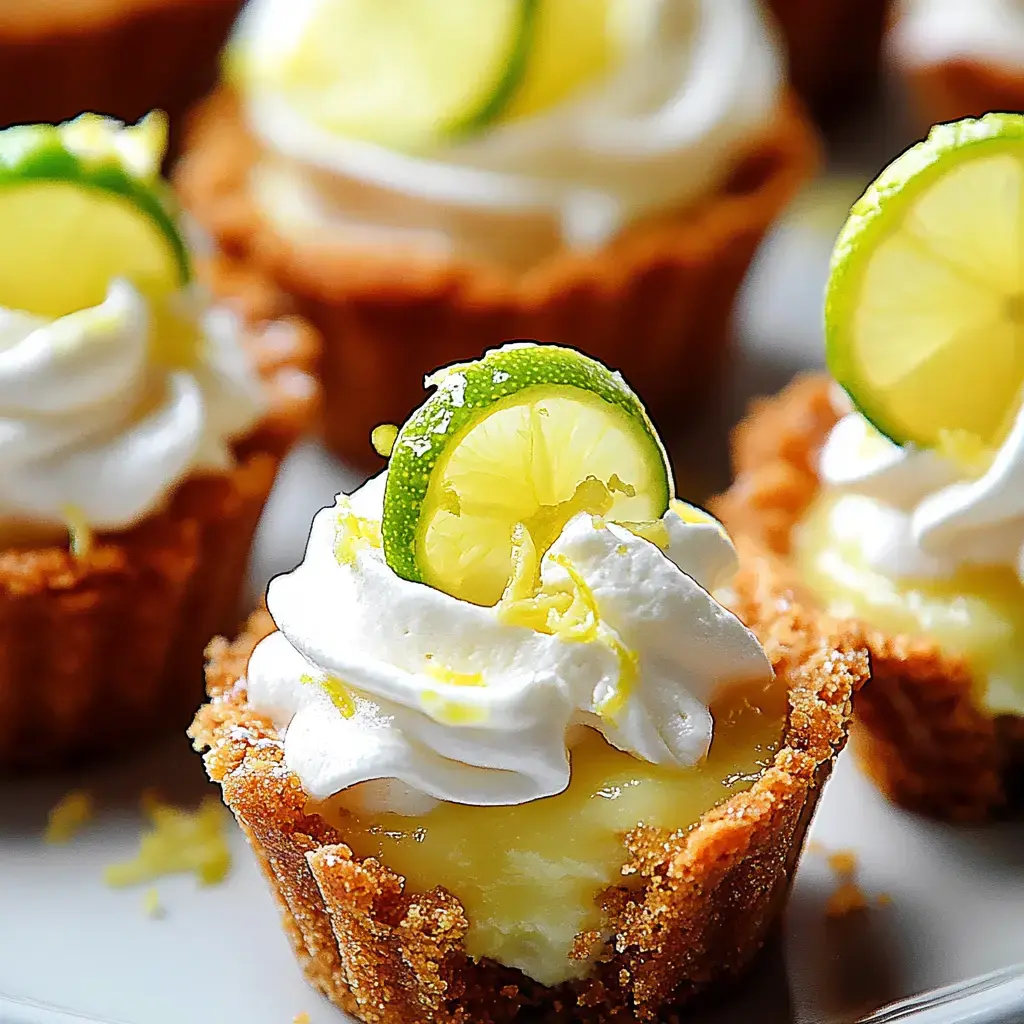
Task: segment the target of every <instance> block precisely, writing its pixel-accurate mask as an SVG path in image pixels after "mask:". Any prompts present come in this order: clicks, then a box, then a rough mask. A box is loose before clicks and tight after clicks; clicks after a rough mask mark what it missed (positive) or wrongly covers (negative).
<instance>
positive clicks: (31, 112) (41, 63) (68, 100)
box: [0, 0, 242, 135]
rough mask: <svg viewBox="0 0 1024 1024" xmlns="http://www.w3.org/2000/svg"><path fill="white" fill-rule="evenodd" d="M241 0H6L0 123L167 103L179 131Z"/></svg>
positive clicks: (125, 114) (133, 115)
mask: <svg viewBox="0 0 1024 1024" xmlns="http://www.w3.org/2000/svg"><path fill="white" fill-rule="evenodd" d="M241 6H242V0H5V2H4V3H3V5H0V127H4V126H6V125H9V124H21V123H44V122H48V123H52V124H59V123H60V122H61V121H67V120H70V119H71V118H73V117H77V116H78V114H80V113H82V111H96V112H98V113H103V114H109V115H112V116H114V117H117V118H119V119H121V120H123V121H126V122H129V123H132V122H135V121H137V120H139V118H141V117H143V116H144V115H145V114H147V113H148V112H149V111H150V110H154V109H161V110H165V111H166V112H167V114H168V116H169V117H170V121H171V125H172V135H176V133H175V132H174V131H173V129H174V127H175V126H176V125H177V123H178V121H179V119H180V118H181V117H182V116H183V115H184V113H185V111H186V110H187V109H188V108H189V107H190V106H191V105H192V104H193V103H194V102H195V101H196V100H198V99H199V98H200V97H201V96H202V95H203V94H204V93H205V92H206V91H207V90H208V89H209V88H210V87H211V86H212V85H213V82H214V80H215V79H216V75H217V71H218V62H219V61H218V58H219V54H220V49H221V46H222V45H223V44H224V41H225V39H226V38H227V35H228V33H229V32H230V30H231V26H232V24H233V23H234V20H235V17H236V16H237V14H238V12H239V10H240V9H241Z"/></svg>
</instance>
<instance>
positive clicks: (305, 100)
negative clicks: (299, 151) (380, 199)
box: [228, 0, 540, 149]
mask: <svg viewBox="0 0 1024 1024" xmlns="http://www.w3.org/2000/svg"><path fill="white" fill-rule="evenodd" d="M539 2H540V0H485V2H483V3H481V2H480V0H431V2H430V3H424V2H423V0H386V2H384V3H382V2H380V0H332V2H330V3H325V2H320V3H317V4H314V5H313V6H312V7H311V8H309V9H308V13H307V15H306V16H305V18H304V21H303V23H302V24H301V25H300V26H298V28H297V29H296V28H295V27H294V26H293V27H292V38H291V39H290V40H289V41H288V42H287V43H285V44H283V45H277V46H274V47H270V48H264V47H263V46H261V45H259V44H261V43H262V38H261V37H262V36H263V35H265V34H266V32H267V31H274V29H273V27H272V26H268V27H264V26H261V25H258V24H253V25H251V26H250V25H249V20H251V21H253V22H255V21H256V19H257V18H258V17H259V15H260V11H259V10H258V9H257V10H256V11H254V12H253V13H252V16H251V19H247V20H243V22H242V23H241V26H240V31H239V33H238V34H237V36H236V39H235V41H234V43H233V45H232V47H231V50H230V52H229V57H228V67H229V70H230V72H231V74H232V75H234V76H238V77H240V78H241V79H242V81H243V82H244V83H246V84H248V85H249V86H251V87H255V88H256V89H260V88H266V89H271V90H274V91H281V92H283V93H284V94H285V95H287V96H288V97H289V98H290V100H291V102H293V103H294V104H295V105H296V106H297V107H299V109H301V110H303V111H304V112H305V113H306V114H307V115H308V116H309V117H310V118H311V119H312V120H314V121H315V122H316V123H318V124H320V125H321V126H322V127H324V128H327V129H328V130H330V131H333V132H337V133H338V134H340V135H346V136H350V137H352V138H360V139H367V140H369V141H372V142H378V143H381V144H384V145H388V146H393V147H395V148H408V149H414V148H418V147H421V146H424V145H427V144H428V143H429V142H430V141H431V140H432V139H434V138H436V137H438V136H440V135H450V134H458V133H461V132H465V131H469V130H473V129H475V128H479V127H481V126H483V125H484V124H487V123H489V122H490V121H492V120H494V119H495V118H497V117H498V116H499V115H500V114H501V112H502V110H503V109H504V108H505V106H506V105H507V104H508V102H509V100H510V99H511V97H512V96H513V95H514V93H515V91H516V88H517V86H518V84H519V81H520V79H521V77H522V75H523V72H524V70H525V66H526V61H527V56H528V54H529V51H530V41H531V36H532V32H533V27H534V22H535V16H536V12H537V7H538V5H539ZM250 30H251V33H252V35H253V37H254V39H253V41H252V42H251V41H250V39H249V31H250Z"/></svg>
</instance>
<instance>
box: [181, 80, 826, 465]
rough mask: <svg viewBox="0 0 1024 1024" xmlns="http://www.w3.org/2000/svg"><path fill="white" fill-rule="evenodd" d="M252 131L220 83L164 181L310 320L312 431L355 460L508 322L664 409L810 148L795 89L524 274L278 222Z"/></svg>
mask: <svg viewBox="0 0 1024 1024" xmlns="http://www.w3.org/2000/svg"><path fill="white" fill-rule="evenodd" d="M259 157H260V146H259V144H258V143H257V141H256V140H255V139H254V138H253V136H252V134H251V133H250V132H249V130H248V128H247V126H246V124H245V121H244V116H243V113H242V110H241V108H240V103H239V100H238V98H237V97H236V96H235V95H234V94H232V93H231V92H230V91H229V90H228V89H226V88H221V89H220V90H218V91H217V92H215V93H214V94H213V95H212V96H210V97H209V98H208V99H207V100H206V101H204V103H203V104H202V105H201V106H200V107H199V108H198V109H197V111H196V113H195V115H194V117H193V118H192V119H191V122H190V125H189V129H188V133H187V140H186V152H185V155H184V157H183V159H182V161H181V162H180V163H179V165H178V168H177V173H176V184H177V187H178V189H179V192H180V194H181V196H182V199H183V202H184V204H185V205H186V207H188V208H189V209H190V210H191V212H192V213H193V214H194V215H195V216H196V217H197V219H198V220H199V222H200V223H201V224H203V225H204V227H205V228H206V229H207V230H208V231H209V232H210V233H211V234H212V235H213V237H214V239H215V240H216V242H217V244H218V246H219V247H220V249H221V250H222V251H223V252H224V253H225V254H226V255H227V256H228V257H229V258H231V259H234V260H237V261H239V262H241V263H242V264H243V265H245V266H256V267H259V268H260V270H261V271H263V272H265V273H267V274H268V276H269V277H270V278H271V279H273V280H274V281H275V282H276V283H277V284H278V285H279V286H280V287H281V288H282V289H283V290H284V291H286V292H288V293H289V294H290V295H292V297H293V298H294V300H295V303H296V308H297V310H298V312H299V313H300V314H301V315H302V316H304V317H306V318H307V319H308V320H309V321H310V322H311V323H312V324H313V325H314V326H315V327H316V328H317V329H318V330H319V331H320V332H321V334H322V335H323V338H324V343H325V344H324V358H323V362H322V364H321V367H320V370H321V379H322V383H323V387H324V396H325V410H326V415H325V421H324V430H325V436H326V440H327V443H328V444H329V445H330V447H331V448H333V449H334V451H335V452H337V453H338V454H339V455H341V456H342V457H343V458H345V459H347V460H348V461H350V462H355V463H358V464H360V465H362V466H364V467H367V468H369V467H372V466H373V465H378V466H379V465H381V463H380V460H377V461H376V462H374V455H373V452H372V450H371V448H370V446H369V444H368V443H367V439H368V438H369V435H370V431H371V430H372V429H373V427H375V426H376V425H377V424H379V423H382V422H390V423H401V422H402V421H403V420H404V419H405V417H406V416H407V415H408V413H409V410H410V409H412V408H415V407H416V406H418V405H419V404H420V403H421V402H422V400H423V390H422V379H423V375H424V374H425V373H427V372H429V371H430V370H432V369H434V368H436V367H438V366H442V365H445V364H447V363H451V362H454V361H457V360H465V359H470V358H475V357H476V356H478V355H479V354H480V352H481V351H482V350H483V349H485V348H488V347H492V346H495V345H499V344H501V343H503V342H505V341H508V340H510V339H515V338H535V339H538V340H541V341H554V342H557V343H558V344H562V345H569V346H573V347H575V348H579V349H581V350H582V351H585V352H587V353H589V354H591V355H593V356H595V357H596V358H598V359H600V360H602V361H603V362H605V363H607V364H608V365H610V366H613V367H616V368H620V369H622V371H623V372H624V374H625V375H626V377H627V379H628V380H629V381H630V383H631V384H632V386H633V387H634V388H635V389H636V390H637V391H638V393H640V394H643V395H644V396H645V401H646V402H647V405H648V408H649V409H650V410H651V413H652V415H653V416H654V418H655V420H656V421H657V422H659V423H660V424H661V425H662V426H665V425H666V424H669V423H681V422H683V421H685V420H686V419H687V418H689V417H691V416H692V415H693V414H695V412H696V411H697V410H698V408H699V406H700V404H701V400H704V401H707V400H708V399H709V397H710V396H711V395H713V393H714V391H715V386H716V384H717V382H718V380H719V377H720V374H721V373H722V372H723V371H724V367H725V365H726V360H727V353H728V348H729V327H730V319H731V313H732V307H733V303H734V299H735V296H736V293H737V291H738V289H739V286H740V284H741V282H742V280H743V278H744V276H745V274H746V271H747V268H748V266H749V264H750V261H751V259H752V258H753V256H754V253H755V252H756V250H757V248H758V246H759V245H760V242H761V240H762V238H763V237H764V235H765V233H766V231H767V230H768V228H769V227H770V226H771V225H772V223H773V222H774V221H775V219H776V218H777V217H778V215H779V214H780V213H781V212H782V210H783V209H784V207H785V206H786V205H787V204H788V202H789V200H790V199H791V198H792V197H793V195H794V194H795V192H796V191H797V189H798V188H799V186H800V185H801V184H802V183H803V182H804V181H805V180H807V179H808V178H809V177H810V175H811V173H812V172H813V170H814V169H815V167H816V165H817V157H818V152H817V143H816V140H815V136H814V134H813V130H812V129H811V127H810V125H809V124H808V122H807V119H806V117H805V116H804V114H803V113H802V111H801V109H800V107H799V104H798V102H797V101H795V100H793V99H790V98H787V99H785V100H784V101H783V102H782V103H780V105H779V108H778V111H777V114H776V116H775V119H774V121H773V123H772V124H771V125H769V126H768V127H767V128H766V131H765V134H764V136H763V137H762V138H761V139H759V140H757V141H756V142H755V143H754V144H753V145H752V146H751V148H750V149H749V151H748V152H747V153H746V154H744V155H743V156H742V157H741V158H740V159H739V160H738V162H737V164H736V166H735V167H734V168H733V170H732V173H731V174H730V175H729V176H728V177H727V179H726V180H724V181H723V182H722V184H721V186H720V187H719V189H718V191H717V192H715V193H713V194H711V195H709V196H708V197H706V198H705V199H703V200H702V201H700V202H698V203H697V204H694V205H692V206H689V207H687V208H686V209H685V210H682V211H677V212H669V213H666V214H664V215H661V216H656V217H651V218H648V219H647V220H644V221H642V222H640V223H638V224H635V225H633V226H632V227H630V228H629V229H627V230H626V231H624V232H623V233H622V234H621V235H620V236H619V237H618V238H616V239H615V240H613V241H612V242H611V243H610V244H609V245H607V246H605V247H604V248H602V249H599V250H597V251H595V252H586V253H584V252H569V251H561V252H558V253H555V254H554V255H552V256H550V257H548V258H547V259H545V260H543V261H542V262H541V263H540V264H538V265H537V266H535V267H533V268H532V269H530V270H529V271H527V272H526V273H522V274H520V273H513V272H511V271H509V270H506V269H504V268H501V267H498V266H495V265H490V264H484V263H482V262H472V261H468V260H465V259H463V260H458V259H453V258H448V257H438V256H435V255H432V254H427V253H421V252H413V251H411V250H408V249H406V250H405V251H394V250H391V249H384V248H383V247H374V248H371V247H368V246H365V245H364V246H361V247H360V246H358V245H356V244H354V245H351V246H343V245H340V244H338V243H337V241H336V240H335V239H333V238H331V237H329V236H326V235H325V236H323V237H320V236H312V235H311V236H308V237H303V238H302V239H297V238H289V237H286V236H285V235H284V234H283V233H281V232H280V231H279V230H277V229H276V228H275V227H274V226H273V225H272V224H271V223H270V222H269V221H268V219H267V218H266V217H264V216H263V215H262V213H261V212H260V211H259V209H258V208H257V206H256V204H255V201H254V199H253V197H252V195H251V193H250V189H249V176H250V172H251V170H252V168H253V166H254V164H255V163H256V161H257V160H258V159H259Z"/></svg>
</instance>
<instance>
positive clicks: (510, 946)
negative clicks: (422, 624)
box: [319, 683, 786, 985]
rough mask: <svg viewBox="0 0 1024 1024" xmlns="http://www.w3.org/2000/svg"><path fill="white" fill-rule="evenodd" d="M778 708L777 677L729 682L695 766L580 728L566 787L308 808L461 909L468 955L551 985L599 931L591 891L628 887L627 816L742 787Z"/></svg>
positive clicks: (775, 732) (759, 758) (630, 820)
mask: <svg viewBox="0 0 1024 1024" xmlns="http://www.w3.org/2000/svg"><path fill="white" fill-rule="evenodd" d="M785 709H786V691H785V688H784V687H783V686H781V685H779V684H777V683H770V684H768V685H767V686H764V687H761V686H759V687H757V688H756V689H752V688H751V687H750V686H745V687H740V686H737V687H733V688H731V689H730V690H729V691H728V692H727V693H726V694H725V696H724V697H723V698H722V699H720V700H718V701H716V702H715V703H714V704H713V705H712V714H713V716H714V720H715V731H714V739H713V741H712V744H711V750H710V752H709V754H708V756H707V758H706V759H705V760H704V761H703V762H701V763H700V764H699V765H697V766H695V767H693V768H669V767H661V766H658V765H654V764H650V763H648V762H645V761H640V760H638V759H636V758H634V757H632V756H631V755H629V754H626V753H623V752H621V751H619V750H616V749H615V748H613V747H612V746H610V745H609V744H608V743H607V742H606V741H605V739H604V738H603V737H602V736H601V735H600V734H599V733H597V732H594V731H592V730H590V729H585V730H582V732H581V737H580V740H579V742H578V743H577V744H576V745H575V747H574V748H573V750H572V753H571V757H572V778H571V781H570V783H569V786H568V788H567V789H566V790H565V791H564V792H562V793H560V794H558V795H557V796H553V797H549V798H547V799H544V800H535V801H533V802H531V803H526V804H517V805H513V806H506V807H471V806H466V805H462V804H454V803H441V804H439V805H438V806H437V807H435V808H434V809H433V810H432V811H430V812H429V813H427V814H424V815H422V816H419V817H405V816H400V815H395V814H379V815H367V816H354V815H352V814H351V813H349V812H347V811H344V810H342V809H340V808H339V807H337V806H336V805H334V804H332V803H328V804H327V806H326V807H321V808H319V810H320V812H321V813H324V814H326V816H327V817H329V818H331V819H333V820H335V821H336V822H339V824H340V826H341V828H342V829H343V831H344V834H345V841H346V843H348V845H349V846H350V847H351V848H352V850H353V851H354V852H355V853H356V854H357V855H358V856H361V857H375V858H378V859H379V860H380V861H381V862H382V863H384V864H387V865H388V867H390V868H391V869H392V870H394V871H396V872H398V873H399V874H401V875H403V876H404V877H405V878H406V881H407V885H408V887H409V889H410V890H414V891H421V892H422V891H427V890H429V889H432V888H433V887H435V886H442V887H444V888H445V889H447V890H448V891H449V892H450V893H452V895H454V896H455V897H456V898H457V899H458V900H459V901H460V902H461V903H462V905H463V906H464V907H465V909H466V913H467V916H468V918H469V931H468V933H467V935H466V940H465V941H466V949H467V951H468V952H469V954H470V955H471V956H473V957H476V958H478V959H479V958H484V957H486V958H489V959H492V960H495V961H497V962H499V963H503V964H506V965H508V966H512V967H518V968H519V969H521V970H523V971H524V972H525V973H526V974H528V975H529V976H530V977H532V978H534V979H535V980H537V981H539V982H541V983H542V984H546V985H552V984H558V983H559V982H562V981H565V980H567V979H569V978H573V977H579V976H582V975H584V974H586V973H587V971H588V969H589V963H588V962H587V961H585V960H576V959H572V958H570V956H569V953H570V950H571V949H572V946H573V942H574V940H575V938H576V936H577V935H578V934H580V933H581V932H586V931H590V930H599V929H600V927H601V910H600V906H599V897H600V894H601V893H602V891H604V890H605V889H607V888H608V887H609V886H612V885H628V884H629V883H630V878H629V876H623V874H622V868H623V865H624V864H625V863H626V861H627V850H626V846H625V836H626V834H627V833H628V832H629V831H630V830H631V829H633V828H635V827H636V826H638V825H647V826H653V827H656V828H662V829H667V830H670V831H676V830H685V829H687V828H689V827H690V826H692V825H694V824H695V823H696V822H697V820H698V819H699V818H700V816H701V815H702V814H703V813H704V812H705V811H707V810H709V809H710V808H712V807H714V806H715V805H716V804H718V803H720V802H721V801H722V800H724V799H725V798H726V797H728V796H730V795H732V794H733V793H738V792H741V791H742V790H744V789H747V788H749V787H750V786H751V785H752V784H753V782H754V780H755V779H756V778H757V777H758V775H759V774H760V773H761V772H762V771H763V770H764V769H765V768H766V767H767V766H768V765H769V764H770V763H771V760H772V757H773V756H774V754H775V751H776V750H777V749H778V746H779V742H780V739H781V736H782V728H783V723H784V720H785ZM339 819H342V820H341V821H339Z"/></svg>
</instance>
